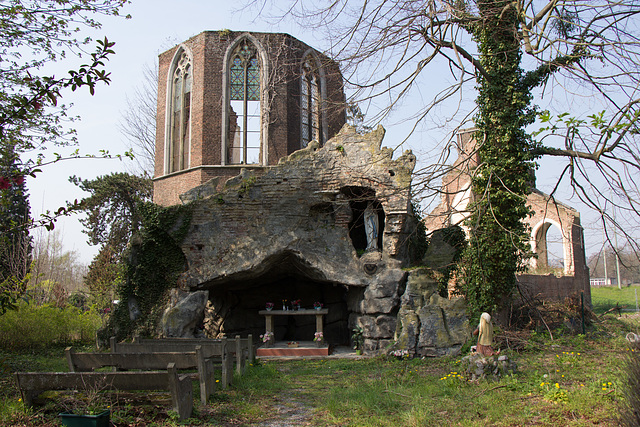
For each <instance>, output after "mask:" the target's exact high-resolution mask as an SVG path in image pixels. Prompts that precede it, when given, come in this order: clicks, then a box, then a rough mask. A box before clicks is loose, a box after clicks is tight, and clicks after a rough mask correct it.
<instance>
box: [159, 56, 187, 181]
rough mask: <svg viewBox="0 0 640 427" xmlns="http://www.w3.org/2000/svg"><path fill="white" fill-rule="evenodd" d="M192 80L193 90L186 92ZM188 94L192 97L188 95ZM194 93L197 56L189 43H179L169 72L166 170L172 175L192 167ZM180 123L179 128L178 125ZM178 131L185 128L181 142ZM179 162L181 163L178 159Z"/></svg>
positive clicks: (166, 115) (166, 119)
mask: <svg viewBox="0 0 640 427" xmlns="http://www.w3.org/2000/svg"><path fill="white" fill-rule="evenodd" d="M178 72H180V75H179V78H180V86H179V87H180V91H181V93H180V94H179V98H180V99H179V102H180V104H181V106H180V109H179V111H178V110H176V108H175V106H176V97H177V95H178V94H176V86H177V84H176V82H177V77H178V76H177V75H176V74H177V73H178ZM187 82H188V83H189V90H188V91H185V88H186V83H187ZM186 94H188V97H185V95H186ZM192 95H193V56H192V55H191V52H190V51H189V50H188V49H187V48H186V47H185V46H179V47H178V49H177V50H176V53H175V54H174V56H173V59H172V61H171V67H169V73H168V75H167V97H166V103H165V105H166V108H165V110H166V111H165V113H166V114H165V150H164V153H165V161H164V172H165V175H166V174H171V173H175V172H180V171H183V170H186V169H189V166H190V163H191V134H192V132H191V127H192V121H191V113H192V103H191V99H192ZM176 113H179V117H178V118H179V121H180V122H179V123H176ZM176 126H177V127H176ZM176 130H181V135H180V137H179V138H180V142H179V143H178V142H177V141H176V140H175V138H176V134H175V132H176ZM176 145H179V147H178V149H179V153H178V155H177V157H176V156H175V149H176V148H177V147H176ZM176 159H177V161H178V165H176V164H175V161H176Z"/></svg>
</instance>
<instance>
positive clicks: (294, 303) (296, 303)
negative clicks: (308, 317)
mask: <svg viewBox="0 0 640 427" xmlns="http://www.w3.org/2000/svg"><path fill="white" fill-rule="evenodd" d="M301 302H302V300H301V299H294V300H293V301H291V306H292V307H293V309H294V310H298V309H300V303H301Z"/></svg>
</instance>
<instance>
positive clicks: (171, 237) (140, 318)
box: [98, 202, 191, 343]
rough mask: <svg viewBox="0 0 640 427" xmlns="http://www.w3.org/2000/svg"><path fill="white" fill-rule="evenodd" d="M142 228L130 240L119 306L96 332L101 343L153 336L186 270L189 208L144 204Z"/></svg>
mask: <svg viewBox="0 0 640 427" xmlns="http://www.w3.org/2000/svg"><path fill="white" fill-rule="evenodd" d="M140 210H141V212H142V227H141V229H140V231H139V232H138V233H137V234H136V235H134V236H133V237H132V239H131V242H129V245H128V248H127V252H126V256H125V257H123V258H124V259H123V261H122V262H123V264H124V265H123V270H124V278H123V280H122V282H121V284H120V285H119V287H118V290H117V295H118V298H119V301H120V302H119V303H118V304H117V305H116V306H115V310H114V312H113V314H112V316H111V317H110V318H109V321H108V323H107V325H106V326H105V327H104V328H103V329H102V330H101V331H100V332H99V333H98V338H99V341H100V342H101V343H106V342H108V339H109V338H110V337H111V336H115V337H116V338H117V339H118V340H124V339H127V338H131V337H132V336H133V335H140V336H155V335H156V334H157V325H158V323H159V320H160V318H161V316H162V311H163V309H164V307H165V304H166V302H167V298H168V291H169V289H171V288H174V287H176V286H177V285H178V279H179V277H180V274H181V273H183V272H184V271H185V270H186V267H187V266H186V258H185V256H184V254H183V252H182V249H181V248H180V243H181V242H182V240H183V239H184V238H185V236H186V234H187V231H188V230H189V224H190V221H191V208H190V207H189V205H186V206H182V205H177V206H170V207H161V206H159V205H156V204H154V203H150V202H148V203H144V204H143V205H142V206H141V209H140Z"/></svg>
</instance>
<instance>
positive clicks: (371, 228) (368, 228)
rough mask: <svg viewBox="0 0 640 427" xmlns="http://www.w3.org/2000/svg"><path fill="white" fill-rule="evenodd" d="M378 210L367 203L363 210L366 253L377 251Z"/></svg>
mask: <svg viewBox="0 0 640 427" xmlns="http://www.w3.org/2000/svg"><path fill="white" fill-rule="evenodd" d="M378 228H379V225H378V210H377V209H375V208H374V207H373V203H372V202H369V203H367V208H366V209H365V210H364V230H365V233H366V235H367V249H366V250H367V252H370V251H377V250H378Z"/></svg>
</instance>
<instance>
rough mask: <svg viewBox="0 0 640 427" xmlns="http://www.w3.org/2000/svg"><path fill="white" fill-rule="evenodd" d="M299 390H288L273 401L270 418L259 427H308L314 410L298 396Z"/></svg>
mask: <svg viewBox="0 0 640 427" xmlns="http://www.w3.org/2000/svg"><path fill="white" fill-rule="evenodd" d="M301 391H302V390H301V389H292V390H288V391H287V392H286V394H282V395H280V396H279V397H278V398H276V399H274V400H275V404H274V405H273V406H272V407H271V409H270V411H271V413H272V418H271V419H270V420H268V421H265V422H262V423H260V424H255V425H256V426H260V427H295V426H310V425H312V423H311V419H312V418H313V413H314V409H313V408H311V407H310V406H308V405H307V404H306V403H305V402H304V400H303V399H301V398H300V396H299V394H300V392H301Z"/></svg>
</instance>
